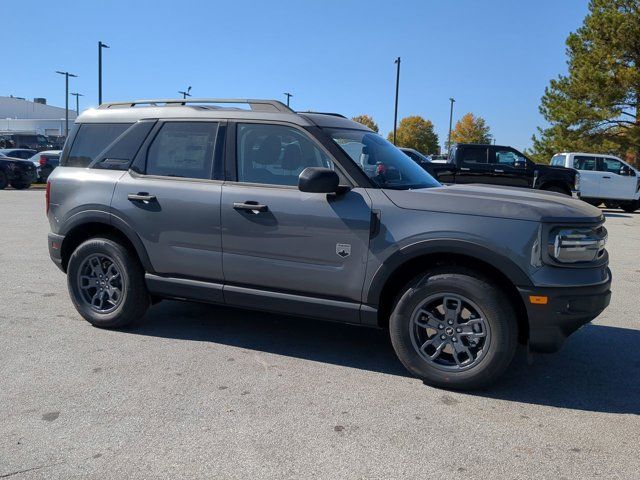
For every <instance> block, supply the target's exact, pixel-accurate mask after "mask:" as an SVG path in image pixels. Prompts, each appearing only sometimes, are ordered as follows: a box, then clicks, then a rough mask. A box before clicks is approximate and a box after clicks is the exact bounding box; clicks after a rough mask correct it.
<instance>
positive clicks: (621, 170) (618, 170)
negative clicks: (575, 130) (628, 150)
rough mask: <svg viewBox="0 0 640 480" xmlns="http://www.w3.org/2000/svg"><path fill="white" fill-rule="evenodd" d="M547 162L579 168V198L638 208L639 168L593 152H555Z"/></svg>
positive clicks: (607, 204) (639, 200) (626, 208)
mask: <svg viewBox="0 0 640 480" xmlns="http://www.w3.org/2000/svg"><path fill="white" fill-rule="evenodd" d="M551 165H555V166H558V167H567V168H575V169H576V170H578V171H579V172H580V198H581V199H582V200H584V201H585V202H588V203H590V204H592V205H595V206H598V205H600V204H601V203H604V204H605V205H606V206H607V207H609V208H617V207H619V208H621V209H623V210H624V211H625V212H634V211H636V210H638V208H640V171H638V170H637V169H636V168H634V167H632V166H631V165H629V164H628V163H627V162H625V161H624V160H621V159H619V158H618V157H614V156H611V155H604V154H597V153H576V152H571V153H558V154H556V155H554V156H553V158H552V159H551Z"/></svg>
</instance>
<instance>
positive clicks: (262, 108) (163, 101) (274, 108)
mask: <svg viewBox="0 0 640 480" xmlns="http://www.w3.org/2000/svg"><path fill="white" fill-rule="evenodd" d="M203 103H204V104H206V103H212V104H216V103H217V104H221V103H222V104H224V103H242V104H247V105H249V107H251V110H253V111H255V112H281V113H295V112H294V111H293V110H291V109H290V108H289V107H287V106H286V105H285V104H284V103H282V102H279V101H278V100H254V99H247V98H188V99H184V98H177V99H176V98H156V99H151V100H134V101H133V102H109V103H103V104H101V105H100V106H99V107H98V108H100V109H106V108H126V107H135V106H136V105H148V106H151V107H160V106H165V107H166V106H184V105H188V104H203Z"/></svg>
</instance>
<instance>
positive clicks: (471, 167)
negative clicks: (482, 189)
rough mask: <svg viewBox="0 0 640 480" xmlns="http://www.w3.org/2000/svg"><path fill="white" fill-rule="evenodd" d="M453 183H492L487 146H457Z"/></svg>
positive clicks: (491, 170)
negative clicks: (456, 164)
mask: <svg viewBox="0 0 640 480" xmlns="http://www.w3.org/2000/svg"><path fill="white" fill-rule="evenodd" d="M456 157H457V163H458V171H457V172H456V176H455V183H493V182H492V177H493V169H492V166H491V164H489V157H488V146H487V145H459V146H458V147H457V151H456Z"/></svg>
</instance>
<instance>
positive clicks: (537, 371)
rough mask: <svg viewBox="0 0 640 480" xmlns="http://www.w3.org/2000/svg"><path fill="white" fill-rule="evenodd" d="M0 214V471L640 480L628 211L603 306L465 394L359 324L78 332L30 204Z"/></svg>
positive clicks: (639, 372)
mask: <svg viewBox="0 0 640 480" xmlns="http://www.w3.org/2000/svg"><path fill="white" fill-rule="evenodd" d="M0 206H1V208H0V268H1V270H0V271H1V274H0V372H1V373H0V478H5V477H8V478H12V479H13V478H16V479H18V478H118V479H122V478H127V479H134V478H159V477H162V478H172V479H175V478H203V477H206V478H216V479H222V478H243V479H244V478H273V479H283V478H331V479H336V478H381V479H386V478H491V477H493V478H523V479H524V478H595V477H603V478H629V479H631V478H638V472H640V454H639V452H638V446H639V445H640V348H639V345H640V315H639V314H638V306H637V305H638V303H637V302H638V297H639V295H640V286H639V285H640V283H639V281H638V280H639V279H640V255H639V253H640V213H636V214H625V213H623V212H621V211H607V213H606V214H607V217H608V218H607V228H608V229H609V251H610V255H611V266H612V270H613V274H614V285H613V299H612V303H611V306H610V307H609V309H608V310H606V311H605V312H604V313H603V314H602V315H601V316H600V317H599V318H598V319H596V320H595V321H594V322H593V324H592V325H588V326H586V327H585V328H583V329H582V330H580V331H579V332H577V333H576V334H575V335H574V336H573V337H572V338H570V340H569V341H568V343H567V344H566V345H565V347H564V348H563V350H562V351H561V352H560V353H558V354H555V355H551V356H538V357H536V358H535V362H534V364H533V365H532V366H528V365H527V364H526V359H525V355H524V353H523V352H520V354H519V355H518V357H517V359H516V361H515V363H514V364H513V365H512V367H511V369H510V371H509V372H508V373H507V375H506V376H505V377H504V378H503V380H502V382H500V384H499V385H497V386H496V387H494V388H492V389H490V390H487V391H483V392H478V393H474V394H461V393H452V392H447V391H443V390H437V389H434V388H430V387H427V386H424V385H423V384H422V383H421V382H420V381H418V380H415V379H413V378H411V377H408V376H407V375H406V373H405V371H404V369H403V368H402V366H401V365H400V363H399V362H398V361H397V360H396V358H395V356H394V353H393V351H392V349H391V346H390V344H389V342H388V341H387V338H386V336H385V334H384V333H383V332H379V331H375V330H369V329H364V328H358V327H350V326H344V325H334V324H330V323H322V322H315V321H310V320H305V319H297V318H286V317H279V316H275V315H268V314H263V313H256V312H246V311H241V310H233V309H229V308H221V307H215V306H208V305H198V304H187V303H180V302H162V303H160V304H158V305H156V306H154V307H153V308H152V309H151V310H150V312H149V314H148V316H147V318H146V319H145V321H144V322H142V323H141V324H140V325H139V326H137V327H135V328H133V329H129V330H124V331H106V330H99V329H97V328H93V327H91V326H90V325H89V324H88V323H86V322H85V321H84V320H82V319H81V318H80V316H79V315H78V314H77V313H76V311H75V310H74V308H73V307H72V305H71V302H70V300H69V299H68V296H67V291H66V283H65V282H66V278H65V276H64V275H63V274H62V273H61V272H60V271H58V269H57V268H56V267H55V266H54V265H53V263H52V262H51V261H50V260H49V258H48V253H47V249H46V232H47V230H48V225H47V222H46V219H45V216H44V193H43V192H42V191H41V190H40V191H37V190H28V191H0Z"/></svg>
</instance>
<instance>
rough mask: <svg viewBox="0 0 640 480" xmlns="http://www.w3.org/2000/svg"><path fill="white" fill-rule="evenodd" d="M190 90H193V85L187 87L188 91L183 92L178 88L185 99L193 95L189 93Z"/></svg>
mask: <svg viewBox="0 0 640 480" xmlns="http://www.w3.org/2000/svg"><path fill="white" fill-rule="evenodd" d="M190 91H191V87H189V88H187V91H186V92H182V91H180V90H178V93H179V94H180V95H182V98H183V99H186V98H187V97H190V96H191V94H190V93H189V92H190Z"/></svg>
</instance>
